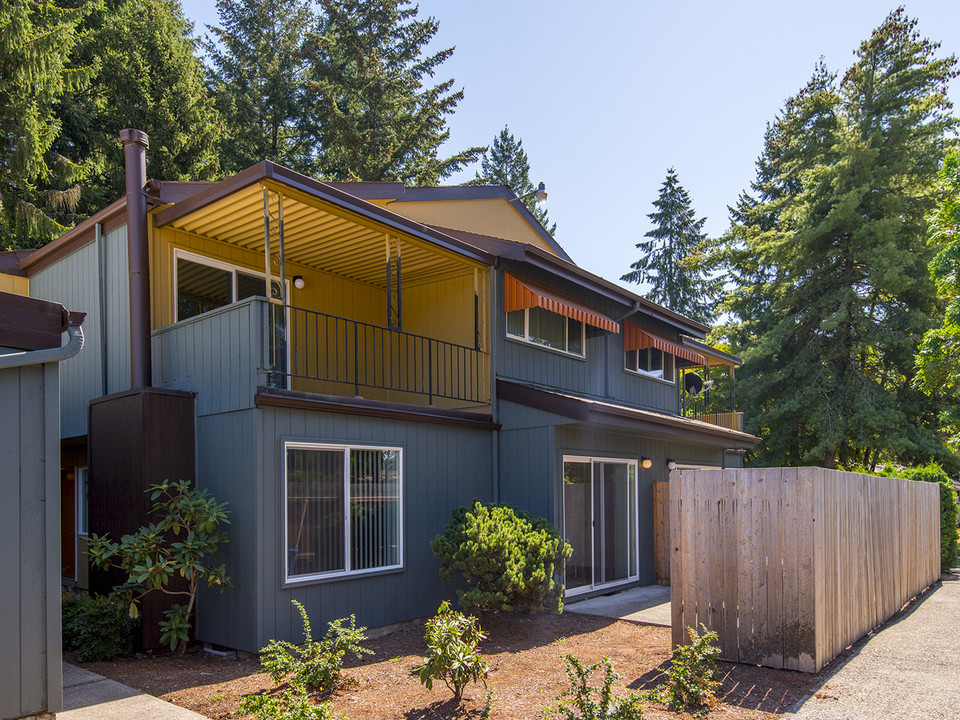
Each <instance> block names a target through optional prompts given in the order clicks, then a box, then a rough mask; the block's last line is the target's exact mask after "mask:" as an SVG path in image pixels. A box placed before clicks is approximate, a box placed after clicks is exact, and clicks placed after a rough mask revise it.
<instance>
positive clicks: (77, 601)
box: [62, 591, 138, 662]
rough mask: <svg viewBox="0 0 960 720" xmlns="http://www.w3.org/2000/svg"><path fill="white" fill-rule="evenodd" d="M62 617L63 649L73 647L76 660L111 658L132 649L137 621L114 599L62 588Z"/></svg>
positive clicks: (86, 660)
mask: <svg viewBox="0 0 960 720" xmlns="http://www.w3.org/2000/svg"><path fill="white" fill-rule="evenodd" d="M62 619H63V620H62V622H63V648H64V650H74V651H75V652H76V655H77V661H78V662H93V661H95V660H112V659H113V658H115V657H117V656H118V655H128V654H129V653H130V652H132V651H133V634H134V631H136V629H137V627H138V622H137V620H135V619H133V618H131V617H130V614H129V613H128V611H127V606H126V603H123V602H121V601H119V600H117V599H115V598H110V597H103V596H93V595H87V594H86V593H79V592H68V591H64V593H63V616H62Z"/></svg>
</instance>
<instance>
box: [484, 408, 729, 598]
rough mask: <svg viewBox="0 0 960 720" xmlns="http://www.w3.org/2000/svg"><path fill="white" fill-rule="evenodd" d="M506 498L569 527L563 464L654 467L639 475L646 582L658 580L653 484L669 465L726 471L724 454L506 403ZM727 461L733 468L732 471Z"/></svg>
mask: <svg viewBox="0 0 960 720" xmlns="http://www.w3.org/2000/svg"><path fill="white" fill-rule="evenodd" d="M499 419H500V422H501V423H502V425H503V427H502V429H501V431H500V473H499V476H500V497H501V500H502V501H503V502H506V503H509V504H511V505H515V506H517V507H519V508H522V509H524V510H527V511H528V512H532V513H535V514H537V515H540V516H542V517H546V518H548V519H549V520H550V521H551V522H553V523H554V524H555V525H556V526H557V527H558V528H559V529H560V530H561V532H564V527H563V458H564V456H570V455H576V456H582V457H594V458H623V459H629V460H636V461H639V460H640V459H641V458H644V457H648V458H650V459H651V460H652V461H653V465H652V467H651V468H650V469H649V470H644V469H643V468H639V469H638V473H639V475H638V483H637V491H638V495H639V509H638V516H637V522H638V533H639V540H640V563H639V571H640V582H641V583H643V584H650V583H653V582H654V577H653V483H654V482H659V481H666V480H667V479H668V475H669V470H668V469H667V462H668V461H669V460H674V461H676V462H678V463H680V464H689V465H705V466H712V467H722V463H723V462H724V455H723V449H722V448H720V447H713V446H708V445H703V444H699V443H697V442H696V441H690V442H674V441H666V440H661V439H657V438H649V437H643V436H642V435H640V434H638V433H633V432H630V431H628V430H623V429H619V428H616V427H595V426H591V425H587V424H584V423H578V422H574V421H572V420H570V419H569V418H564V417H561V416H558V415H554V414H551V413H548V412H544V411H542V410H537V409H534V408H528V407H525V406H522V405H518V404H516V403H511V402H507V401H503V400H501V401H500V416H499ZM732 457H735V456H729V455H728V456H727V463H728V465H732V463H731V462H730V461H731V458H732Z"/></svg>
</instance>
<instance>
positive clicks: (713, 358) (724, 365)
mask: <svg viewBox="0 0 960 720" xmlns="http://www.w3.org/2000/svg"><path fill="white" fill-rule="evenodd" d="M684 344H685V345H687V346H689V347H690V348H692V349H693V350H695V351H696V352H698V353H699V354H701V355H702V356H703V357H704V359H705V361H706V363H705V364H704V365H701V366H699V367H698V366H692V367H686V368H683V369H682V370H681V371H680V382H679V383H678V387H679V390H680V414H681V415H683V416H684V417H688V418H692V419H694V420H699V421H700V422H705V423H710V424H711V425H717V426H719V427H722V428H726V429H727V430H736V431H737V432H743V413H742V412H737V409H736V375H735V368H736V366H737V365H739V364H740V359H739V358H737V357H735V356H733V355H730V354H729V353H726V352H723V351H721V350H718V349H716V348H712V347H710V346H708V345H704V344H703V343H699V342H696V341H693V340H690V339H689V338H684ZM694 373H695V374H696V377H697V378H699V382H698V381H696V380H695V378H694Z"/></svg>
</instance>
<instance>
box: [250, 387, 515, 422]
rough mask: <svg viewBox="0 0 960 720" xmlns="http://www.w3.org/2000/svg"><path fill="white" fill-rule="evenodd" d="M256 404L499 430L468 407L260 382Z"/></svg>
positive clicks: (485, 417)
mask: <svg viewBox="0 0 960 720" xmlns="http://www.w3.org/2000/svg"><path fill="white" fill-rule="evenodd" d="M254 400H255V402H256V405H257V407H283V408H294V409H299V410H319V411H322V412H334V413H343V414H347V415H364V416H367V417H379V418H387V419H390V420H409V421H413V422H426V423H436V424H439V425H458V426H466V427H475V428H480V429H482V430H499V429H500V425H499V424H497V423H495V422H493V416H492V415H490V414H488V413H483V414H481V413H474V412H469V411H467V410H445V409H442V408H436V407H423V406H420V405H406V404H403V403H391V402H380V401H377V400H367V399H365V398H353V397H339V396H336V395H319V394H316V393H307V392H298V391H296V390H283V389H281V388H268V387H264V386H260V387H258V388H257V394H256V397H255V398H254Z"/></svg>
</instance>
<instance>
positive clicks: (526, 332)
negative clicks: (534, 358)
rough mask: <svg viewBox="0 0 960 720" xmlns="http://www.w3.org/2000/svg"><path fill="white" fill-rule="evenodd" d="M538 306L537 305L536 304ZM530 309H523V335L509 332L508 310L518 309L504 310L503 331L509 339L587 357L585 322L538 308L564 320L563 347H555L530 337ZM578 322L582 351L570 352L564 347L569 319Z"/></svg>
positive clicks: (567, 336) (544, 348)
mask: <svg viewBox="0 0 960 720" xmlns="http://www.w3.org/2000/svg"><path fill="white" fill-rule="evenodd" d="M538 307H539V306H538ZM530 310H531V308H524V309H523V335H514V334H513V333H511V332H510V321H509V318H508V315H509V314H510V312H519V311H518V310H514V311H506V312H504V313H503V317H504V332H505V334H506V336H507V337H508V338H510V339H511V340H516V341H517V342H522V343H526V344H527V345H533V346H534V347H537V348H540V349H541V350H552V351H553V352H556V353H560V354H561V355H567V356H569V357H574V358H581V359H585V358H586V357H587V324H586V323H585V322H583V321H582V320H576V319H575V318H568V317H567V316H566V315H561V314H560V313H555V312H553V311H552V310H547V309H546V308H540V310H543V312H548V313H552V314H553V315H557V316H559V317H562V318H563V319H564V320H566V323H565V324H564V326H563V346H564V349H562V350H561V349H560V348H555V347H552V346H550V345H544V344H543V343H540V342H537V341H536V340H532V339H531V338H530ZM571 320H574V322H578V323H580V347H581V348H582V349H583V352H582V353H576V352H572V351H571V350H567V349H566V348H569V347H570V321H571Z"/></svg>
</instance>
